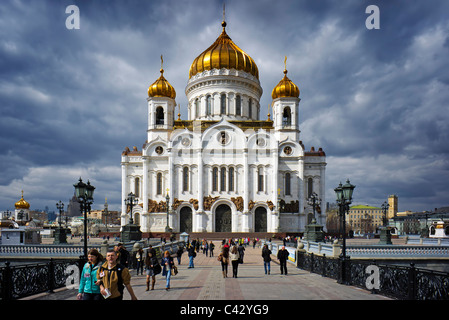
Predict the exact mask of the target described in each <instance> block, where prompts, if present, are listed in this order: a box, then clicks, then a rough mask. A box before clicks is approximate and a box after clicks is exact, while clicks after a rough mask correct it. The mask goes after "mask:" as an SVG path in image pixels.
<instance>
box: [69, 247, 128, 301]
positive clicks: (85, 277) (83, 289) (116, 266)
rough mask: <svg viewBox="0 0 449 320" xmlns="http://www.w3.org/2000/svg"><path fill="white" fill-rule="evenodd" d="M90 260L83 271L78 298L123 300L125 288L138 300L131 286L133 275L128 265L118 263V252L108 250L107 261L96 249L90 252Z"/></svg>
mask: <svg viewBox="0 0 449 320" xmlns="http://www.w3.org/2000/svg"><path fill="white" fill-rule="evenodd" d="M87 258H88V262H87V263H86V264H85V265H84V267H83V271H82V273H81V279H80V287H79V290H78V296H77V299H78V300H103V298H105V299H107V300H108V301H111V300H123V291H124V288H125V287H126V289H127V290H128V292H129V294H130V295H131V299H132V300H137V297H136V295H135V294H134V291H133V288H132V287H131V275H130V273H129V270H128V268H127V267H125V266H123V265H122V264H120V263H117V258H118V256H117V252H116V251H114V250H111V251H108V252H107V254H106V262H104V263H103V256H102V255H101V254H100V253H99V252H98V250H96V249H91V250H89V252H88V256H87Z"/></svg>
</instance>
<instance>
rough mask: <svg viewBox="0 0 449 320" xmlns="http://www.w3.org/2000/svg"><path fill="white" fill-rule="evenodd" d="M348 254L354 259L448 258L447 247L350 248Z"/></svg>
mask: <svg viewBox="0 0 449 320" xmlns="http://www.w3.org/2000/svg"><path fill="white" fill-rule="evenodd" d="M346 254H347V255H349V256H351V257H352V258H381V257H382V258H385V257H391V258H448V259H449V247H446V246H424V245H419V246H412V245H404V246H400V245H369V246H348V247H346Z"/></svg>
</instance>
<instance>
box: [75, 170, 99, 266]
mask: <svg viewBox="0 0 449 320" xmlns="http://www.w3.org/2000/svg"><path fill="white" fill-rule="evenodd" d="M73 186H74V187H75V196H76V197H77V198H78V202H79V203H80V209H81V212H83V213H84V257H83V258H84V259H85V260H87V212H88V211H89V214H90V209H91V205H92V203H93V202H94V190H95V187H94V186H92V185H91V184H90V181H89V180H87V184H85V183H84V182H83V180H82V179H81V177H80V179H79V181H78V183H76V184H74V185H73Z"/></svg>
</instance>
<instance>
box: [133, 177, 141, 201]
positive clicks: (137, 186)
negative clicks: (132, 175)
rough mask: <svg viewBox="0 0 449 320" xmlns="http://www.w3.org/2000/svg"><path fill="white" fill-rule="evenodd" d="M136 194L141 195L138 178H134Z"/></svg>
mask: <svg viewBox="0 0 449 320" xmlns="http://www.w3.org/2000/svg"><path fill="white" fill-rule="evenodd" d="M134 194H135V195H136V197H140V179H139V178H136V179H135V180H134Z"/></svg>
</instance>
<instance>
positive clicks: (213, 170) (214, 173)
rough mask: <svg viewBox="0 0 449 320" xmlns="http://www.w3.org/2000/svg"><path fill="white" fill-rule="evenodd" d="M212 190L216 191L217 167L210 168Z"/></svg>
mask: <svg viewBox="0 0 449 320" xmlns="http://www.w3.org/2000/svg"><path fill="white" fill-rule="evenodd" d="M212 191H218V168H213V169H212Z"/></svg>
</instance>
